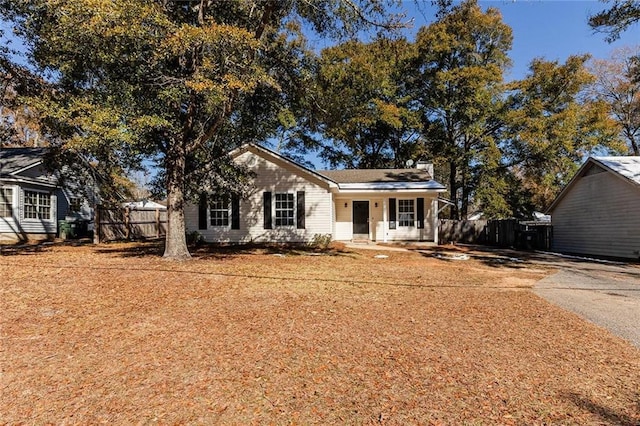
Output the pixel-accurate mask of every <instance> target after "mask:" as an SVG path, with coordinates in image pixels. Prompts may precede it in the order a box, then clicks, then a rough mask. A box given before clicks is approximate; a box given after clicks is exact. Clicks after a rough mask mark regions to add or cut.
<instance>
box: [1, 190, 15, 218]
mask: <svg viewBox="0 0 640 426" xmlns="http://www.w3.org/2000/svg"><path fill="white" fill-rule="evenodd" d="M11 216H13V189H12V188H0V217H11Z"/></svg>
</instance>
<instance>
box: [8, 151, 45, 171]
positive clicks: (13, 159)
mask: <svg viewBox="0 0 640 426" xmlns="http://www.w3.org/2000/svg"><path fill="white" fill-rule="evenodd" d="M45 151H46V148H0V176H8V175H10V174H11V173H14V172H16V171H18V170H21V169H24V168H25V167H28V166H31V165H33V164H36V163H38V162H40V161H42V157H43V155H44V153H45Z"/></svg>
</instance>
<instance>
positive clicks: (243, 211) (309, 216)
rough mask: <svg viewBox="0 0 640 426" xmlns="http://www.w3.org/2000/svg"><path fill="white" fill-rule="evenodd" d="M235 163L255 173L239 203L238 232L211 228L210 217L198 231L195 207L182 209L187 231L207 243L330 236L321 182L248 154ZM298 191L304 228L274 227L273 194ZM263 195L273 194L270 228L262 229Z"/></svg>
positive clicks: (288, 166)
mask: <svg viewBox="0 0 640 426" xmlns="http://www.w3.org/2000/svg"><path fill="white" fill-rule="evenodd" d="M236 161H237V162H238V163H241V164H247V165H248V166H249V167H250V168H251V170H253V171H254V172H255V173H256V177H255V179H254V187H255V189H254V191H253V193H252V194H251V195H250V196H249V197H248V198H247V199H242V200H240V229H231V226H228V227H212V226H211V224H210V220H209V218H207V229H198V206H197V205H193V204H190V205H187V207H186V209H185V219H186V224H187V232H193V231H197V232H198V233H200V234H201V235H202V236H203V238H204V239H205V241H209V242H251V241H255V242H305V241H310V240H312V239H313V237H314V236H315V235H316V234H324V235H326V234H331V232H332V222H331V217H332V211H331V208H332V202H331V200H332V196H331V193H330V192H329V191H328V184H325V185H326V187H323V186H322V185H323V182H322V181H321V180H319V179H316V178H315V177H313V176H308V178H309V179H307V177H303V176H302V174H301V173H300V171H299V170H297V168H296V167H295V166H294V165H292V164H291V163H288V162H285V161H279V160H278V159H274V161H275V162H272V161H269V160H267V159H265V158H263V157H261V156H259V155H255V154H254V153H252V152H251V151H247V152H245V153H243V154H241V155H239V156H238V157H237V158H236ZM298 191H304V193H305V211H306V217H305V229H297V227H296V225H295V224H294V225H293V226H286V227H277V226H275V194H276V193H293V194H294V197H295V194H296V193H297V192H298ZM264 192H271V194H272V217H273V229H264V214H263V194H264ZM207 210H208V209H207ZM294 210H295V207H294ZM296 213H297V212H296ZM207 215H209V212H208V211H207Z"/></svg>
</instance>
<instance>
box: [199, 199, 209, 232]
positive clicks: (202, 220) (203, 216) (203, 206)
mask: <svg viewBox="0 0 640 426" xmlns="http://www.w3.org/2000/svg"><path fill="white" fill-rule="evenodd" d="M208 204H209V203H207V194H206V193H204V192H203V193H202V194H200V202H199V203H198V229H207V205H208Z"/></svg>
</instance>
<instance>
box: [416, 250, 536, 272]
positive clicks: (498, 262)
mask: <svg viewBox="0 0 640 426" xmlns="http://www.w3.org/2000/svg"><path fill="white" fill-rule="evenodd" d="M410 250H411V251H417V252H418V253H420V254H421V255H422V256H424V257H428V258H434V259H437V260H440V261H442V262H447V263H464V262H467V261H469V260H475V261H479V262H481V263H482V264H484V265H486V266H490V267H492V268H509V269H525V268H528V267H530V266H531V264H530V262H529V260H531V256H530V254H529V253H523V252H516V251H514V250H509V251H505V250H501V251H496V250H485V248H484V247H481V248H479V247H474V248H469V247H459V246H453V245H446V246H437V247H416V248H411V249H410Z"/></svg>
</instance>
